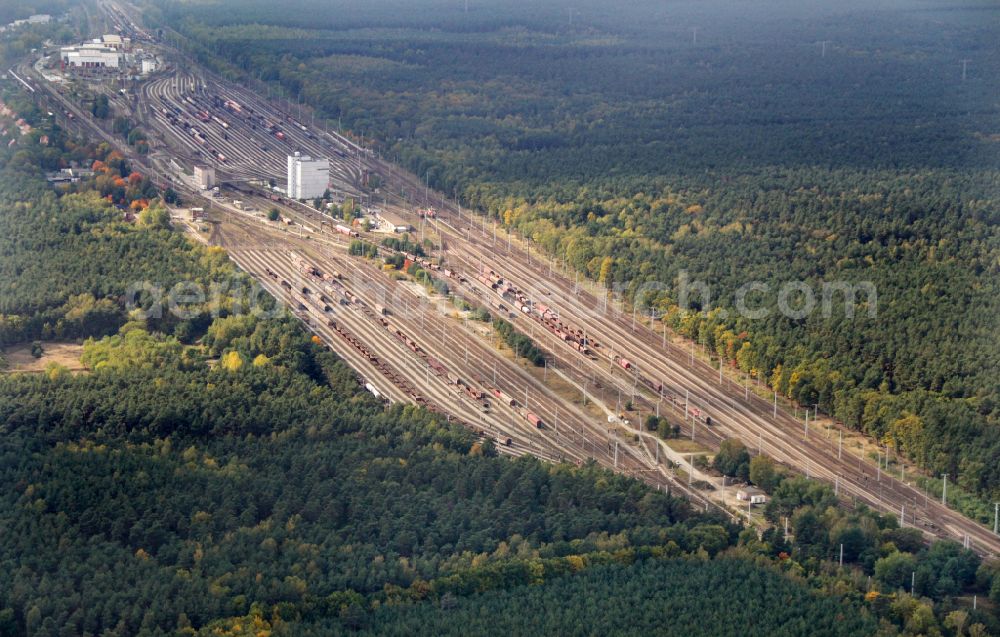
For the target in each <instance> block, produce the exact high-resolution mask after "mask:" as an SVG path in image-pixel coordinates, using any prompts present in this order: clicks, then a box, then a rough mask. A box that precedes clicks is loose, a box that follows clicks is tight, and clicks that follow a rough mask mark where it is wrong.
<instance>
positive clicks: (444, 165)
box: [149, 0, 1000, 521]
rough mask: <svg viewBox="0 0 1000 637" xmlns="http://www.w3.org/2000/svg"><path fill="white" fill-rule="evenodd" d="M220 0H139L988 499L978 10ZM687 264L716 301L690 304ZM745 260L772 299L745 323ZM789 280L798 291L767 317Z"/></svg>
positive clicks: (992, 425)
mask: <svg viewBox="0 0 1000 637" xmlns="http://www.w3.org/2000/svg"><path fill="white" fill-rule="evenodd" d="M239 7H240V8H239V10H232V4H226V5H222V4H218V3H211V2H174V1H173V0H158V1H157V2H156V3H155V8H151V9H150V12H149V19H150V20H151V21H153V22H154V23H156V24H164V25H169V26H172V27H173V28H175V29H177V30H178V31H180V32H181V33H183V34H184V35H185V36H187V40H186V44H185V46H186V47H187V48H188V50H189V51H190V52H191V53H192V54H194V55H196V56H198V57H199V58H200V59H201V60H202V61H203V62H205V63H207V64H209V65H212V66H214V67H215V68H216V69H217V70H219V71H220V72H222V73H224V74H226V75H228V76H230V77H233V78H237V79H243V80H245V81H249V80H252V81H260V82H268V83H270V85H271V86H272V88H274V89H276V90H279V91H281V92H283V94H284V95H286V96H288V97H289V98H290V99H292V100H302V101H303V102H305V103H308V104H311V105H312V106H314V107H315V108H316V109H317V115H318V116H319V117H326V118H327V121H328V122H331V124H332V125H334V126H337V125H340V126H342V127H343V128H345V129H347V130H348V131H349V132H352V133H353V134H354V135H355V136H363V137H364V139H366V140H369V142H372V140H375V141H374V142H372V143H375V144H376V146H377V148H378V150H379V151H380V152H382V153H383V155H384V156H386V157H388V158H390V159H394V160H398V161H399V162H401V163H403V164H404V165H406V166H407V167H409V168H410V169H411V170H413V171H414V172H415V173H416V174H417V175H419V176H420V177H422V178H424V177H426V178H427V179H428V180H429V181H430V183H431V184H432V185H434V186H436V187H437V188H439V189H440V190H442V191H444V192H445V193H448V194H454V195H457V196H458V197H459V198H460V199H461V200H462V201H463V202H464V203H465V204H466V205H467V206H470V207H473V208H475V209H478V210H479V211H480V212H482V213H483V214H487V215H491V216H493V217H495V218H498V219H499V220H501V221H502V222H504V223H505V224H507V225H509V226H512V227H514V228H516V229H517V230H518V231H519V232H521V233H522V234H524V235H525V236H528V237H530V238H531V239H532V240H533V241H534V242H535V243H537V244H540V245H541V246H543V247H545V248H546V249H547V250H548V251H549V252H550V253H551V254H553V255H554V256H555V257H556V258H558V259H562V260H565V261H566V262H567V263H568V264H570V265H572V266H573V267H575V268H576V269H578V270H579V271H582V272H584V273H586V274H588V275H590V276H591V277H593V278H594V279H597V280H599V281H600V282H601V283H603V284H604V285H606V286H607V287H608V288H609V289H611V290H613V291H614V292H615V293H616V294H619V295H620V296H622V297H623V298H624V299H625V301H626V302H627V303H630V304H632V305H633V306H634V307H636V308H637V309H639V310H640V311H641V312H642V314H643V315H647V314H649V313H650V312H652V313H653V314H654V315H656V316H658V317H660V318H661V319H662V320H664V321H666V322H667V323H668V324H669V325H670V326H671V327H672V328H673V329H675V330H676V331H677V332H679V333H681V334H683V335H684V336H687V337H690V338H692V339H696V340H697V341H699V342H700V343H703V344H704V345H705V346H706V348H708V350H709V351H710V352H712V353H713V355H714V356H716V357H721V358H723V359H725V360H726V361H728V362H729V363H730V364H731V365H733V366H734V367H738V368H740V369H741V370H742V371H743V372H745V373H747V374H749V375H752V376H754V377H758V378H761V379H762V380H763V381H765V382H767V383H769V384H770V385H772V386H773V387H774V388H775V389H776V390H778V391H779V392H780V393H781V394H783V395H785V396H787V397H790V398H792V399H794V400H797V401H799V402H800V403H802V404H805V405H812V404H818V405H819V406H820V409H821V410H822V411H824V412H826V413H828V414H832V415H833V416H834V417H836V418H837V419H838V420H840V421H842V422H844V423H846V424H847V425H849V426H851V427H853V428H856V429H859V430H862V431H865V432H866V433H868V434H870V435H872V436H874V437H876V438H878V439H879V440H880V441H881V442H884V443H885V444H890V445H893V446H894V447H895V448H896V449H897V451H902V452H904V453H906V454H908V455H909V456H910V457H912V458H913V459H914V460H915V461H917V462H919V463H920V464H921V465H922V466H924V467H925V468H927V469H929V470H930V471H932V472H934V473H949V475H951V476H952V478H953V479H956V478H957V485H958V487H959V488H961V489H963V490H964V491H966V492H968V493H971V494H976V495H978V496H980V497H981V499H982V502H984V503H986V502H992V501H993V500H996V499H997V498H998V497H1000V463H997V462H996V458H997V457H1000V422H998V411H997V410H998V405H1000V386H998V383H997V380H998V377H997V374H996V370H997V369H998V368H1000V348H998V347H997V346H996V337H997V334H998V332H1000V323H998V316H1000V306H998V298H1000V289H998V287H997V286H998V281H1000V277H998V276H997V274H998V267H1000V266H998V264H1000V252H998V249H1000V235H998V230H997V228H1000V217H998V214H1000V213H998V207H997V203H998V196H1000V195H998V193H1000V172H998V169H1000V152H998V148H1000V147H998V145H997V144H998V142H997V139H998V138H997V135H998V134H1000V111H998V109H997V104H996V100H995V96H996V94H997V93H998V92H1000V54H998V51H997V49H996V47H995V46H994V44H995V42H996V38H997V32H996V28H995V27H996V25H997V24H998V23H1000V11H998V9H997V8H996V7H995V6H992V5H989V4H988V3H972V4H970V5H963V6H961V7H956V6H953V5H951V4H949V3H944V2H927V3H922V4H920V5H919V6H917V7H910V6H908V5H906V3H902V2H890V3H883V4H880V5H879V6H877V7H875V6H871V5H870V4H868V3H854V2H849V3H836V4H835V5H829V4H820V3H816V2H804V3H800V2H794V3H793V2H768V3H757V4H753V5H740V7H739V9H738V10H736V9H734V8H733V7H732V5H731V4H730V3H722V2H708V3H705V2H698V3H695V2H679V3H670V4H663V3H653V2H640V3H629V5H628V6H627V7H621V6H618V5H614V4H608V3H596V2H576V1H574V2H567V3H548V4H545V5H539V4H537V3H529V2H513V3H504V5H503V6H502V7H500V6H494V5H484V4H481V3H476V2H471V3H470V4H469V7H468V9H467V10H466V9H465V8H464V7H463V6H462V3H460V2H435V1H430V2H425V3H420V5H419V6H418V5H416V4H410V3H399V2H389V1H386V2H375V3H369V4H366V5H365V7H358V6H356V5H355V4H354V3H342V2H334V3H322V5H316V4H315V3H314V2H312V1H311V0H298V1H297V2H294V3H293V4H292V5H291V6H288V5H281V6H280V7H278V6H277V5H274V4H268V3H264V2H259V1H256V0H241V1H240V2H239ZM963 59H964V60H967V62H968V66H967V68H966V70H965V72H964V75H963V70H962V64H961V60H963ZM682 276H683V277H687V278H688V279H690V280H695V281H702V282H706V283H708V284H709V285H710V286H711V292H710V294H711V298H707V299H706V298H701V297H700V296H699V297H695V298H694V299H692V300H691V302H690V303H688V304H687V305H686V306H684V307H682V306H681V305H680V304H681V301H682V299H681V298H680V296H681V295H680V290H679V287H680V283H679V281H680V278H681V277H682ZM754 281H757V282H762V283H763V284H765V285H767V286H769V292H767V293H765V294H761V295H751V298H752V301H748V305H749V306H751V307H752V308H754V309H761V310H765V311H766V312H767V316H764V317H756V318H748V317H746V316H741V315H740V314H739V313H738V312H736V311H734V309H735V308H736V295H737V292H738V291H739V290H740V289H741V287H742V286H744V285H745V284H748V283H750V282H754ZM799 281H801V282H803V283H805V284H806V285H807V286H808V287H809V289H810V290H812V291H813V294H814V296H815V299H816V301H817V310H816V311H813V312H811V313H805V314H804V315H802V316H792V317H789V316H785V315H782V314H781V313H780V312H778V311H777V308H778V301H779V299H778V290H779V288H780V286H781V285H782V284H783V283H787V282H799ZM839 282H846V283H848V284H857V283H866V284H867V283H870V284H871V285H872V286H873V287H874V289H875V290H876V293H875V294H874V296H873V295H869V294H864V293H860V294H858V295H857V296H856V297H855V298H854V299H853V301H852V300H849V299H847V298H846V297H845V296H844V295H843V294H841V293H840V292H836V290H835V289H833V293H832V301H833V305H832V307H833V311H832V312H831V313H829V315H828V316H827V315H825V314H824V313H823V312H822V311H820V309H819V308H820V303H819V301H820V300H821V295H822V286H823V284H824V283H834V284H837V283H839ZM793 300H795V301H799V300H801V299H800V297H794V299H793ZM796 307H799V306H796ZM876 308H877V311H874V310H876ZM869 310H872V312H870V311H869ZM967 512H968V513H970V514H972V515H975V516H977V517H980V518H981V519H983V520H984V521H985V520H986V519H987V516H988V515H989V511H987V508H986V507H985V506H984V507H982V508H981V509H979V510H969V511H967Z"/></svg>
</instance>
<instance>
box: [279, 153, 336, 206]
mask: <svg viewBox="0 0 1000 637" xmlns="http://www.w3.org/2000/svg"><path fill="white" fill-rule="evenodd" d="M329 183H330V162H329V160H326V159H313V158H311V157H309V156H308V155H303V154H301V153H295V154H294V155H289V156H288V196H289V197H291V198H292V199H312V198H314V197H322V196H323V193H325V192H326V189H327V187H328V186H329Z"/></svg>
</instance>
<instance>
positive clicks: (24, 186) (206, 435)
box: [0, 92, 1000, 637]
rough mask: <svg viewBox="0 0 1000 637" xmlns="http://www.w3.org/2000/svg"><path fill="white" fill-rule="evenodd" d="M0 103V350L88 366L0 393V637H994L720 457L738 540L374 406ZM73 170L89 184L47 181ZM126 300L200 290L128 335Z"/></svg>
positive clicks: (90, 148) (112, 178)
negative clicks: (191, 286) (760, 526)
mask: <svg viewBox="0 0 1000 637" xmlns="http://www.w3.org/2000/svg"><path fill="white" fill-rule="evenodd" d="M3 99H4V102H5V103H6V104H8V105H11V106H12V107H14V108H15V109H16V110H17V112H18V113H19V114H21V115H23V116H24V118H25V120H26V121H27V122H28V123H29V124H30V125H31V126H32V127H33V130H31V131H30V132H29V133H27V134H23V135H22V134H19V133H18V131H17V129H16V128H13V127H11V126H9V122H7V121H6V120H5V121H3V122H0V123H2V124H3V126H0V128H2V129H3V130H4V131H5V132H3V133H2V136H0V142H2V143H0V257H2V258H0V275H2V278H0V325H2V326H3V332H2V334H3V339H4V341H3V342H2V344H3V345H9V344H20V343H24V342H28V341H31V340H38V341H39V342H40V347H41V349H43V350H44V346H45V344H47V343H48V342H50V341H51V340H74V341H77V342H79V343H81V344H82V353H81V362H82V363H83V364H84V365H85V366H86V368H87V370H88V371H87V372H85V373H75V374H74V373H71V372H69V371H68V370H67V369H66V368H64V367H62V366H60V365H58V364H54V363H53V364H50V365H48V366H47V368H46V369H45V371H44V373H37V374H27V373H4V374H2V375H0V573H4V576H3V577H0V635H2V636H3V637H7V636H8V635H10V636H14V637H26V636H28V635H31V636H36V635H40V636H50V635H51V636H56V635H95V636H96V635H106V636H115V635H121V636H125V635H144V636H145V635H205V636H206V637H207V636H209V635H248V636H249V635H254V636H255V637H261V636H266V635H310V634H314V635H329V634H347V633H358V634H414V633H423V634H498V633H504V634H511V633H514V634H525V633H532V634H538V633H539V632H556V633H560V634H562V633H565V634H639V632H640V631H641V632H642V633H643V634H648V633H650V632H653V633H668V634H675V633H676V634H681V633H683V634H704V635H709V634H711V635H717V634H732V633H733V631H735V632H737V633H739V634H779V635H780V634H787V635H813V634H829V635H842V634H844V635H846V634H873V633H878V634H884V635H893V634H907V635H948V636H949V637H950V636H953V635H954V636H959V635H976V636H981V635H986V634H1000V620H998V618H997V616H996V610H995V609H996V608H997V605H1000V566H998V565H997V564H996V563H994V562H989V561H982V560H980V558H979V557H977V556H976V555H975V554H974V553H972V552H971V551H968V550H965V549H963V548H962V547H961V546H960V545H959V544H957V543H954V542H940V543H936V544H934V545H931V546H926V545H924V543H923V542H922V538H921V536H920V534H919V532H918V531H916V530H915V529H901V528H899V527H898V524H897V522H896V519H895V518H894V517H892V516H882V515H879V514H877V513H875V512H873V511H870V510H868V509H866V508H864V507H857V508H854V509H844V508H838V507H836V498H835V496H834V494H833V492H832V490H831V489H830V487H829V486H826V485H823V484H820V483H817V482H813V481H810V480H807V479H805V478H802V477H797V476H794V475H790V474H789V473H787V472H785V471H782V470H780V469H779V468H778V467H776V466H774V465H773V463H771V462H770V461H768V460H767V459H766V458H764V457H762V456H760V457H756V458H753V459H752V460H750V461H749V462H747V458H748V457H749V456H748V454H747V452H746V449H745V448H744V447H742V446H741V445H740V444H739V443H738V442H736V441H730V442H728V443H727V444H726V454H724V455H723V457H722V458H720V459H718V462H717V465H718V468H719V470H721V471H723V472H727V473H732V474H740V475H744V474H745V477H748V478H749V479H750V480H752V481H754V482H756V483H758V484H761V485H763V486H767V488H768V489H769V490H770V491H771V492H772V495H773V498H772V501H771V502H770V503H769V504H768V506H767V508H766V509H765V516H766V519H767V520H768V522H769V523H770V526H769V527H768V528H767V529H766V530H763V531H761V532H760V533H759V534H758V532H757V530H755V529H747V528H743V527H742V526H741V525H740V524H738V523H736V522H733V521H732V520H731V519H730V518H728V517H726V516H724V515H722V514H719V513H711V514H706V513H702V512H700V511H697V512H696V511H694V510H692V508H691V507H690V506H689V505H688V503H687V502H686V501H685V500H682V499H679V498H676V497H673V496H672V495H671V494H669V493H663V492H657V491H654V490H652V489H651V488H649V487H647V486H645V485H643V484H642V483H640V482H638V481H636V480H633V479H629V478H625V477H622V476H616V475H614V474H612V473H611V472H609V471H605V470H603V469H600V468H599V467H597V466H595V465H594V464H585V465H583V466H580V467H577V466H570V465H549V464H545V463H542V462H540V461H538V460H535V459H532V458H529V457H525V458H520V459H511V458H507V457H502V456H499V455H498V454H497V453H496V449H495V448H494V446H493V445H492V443H491V442H490V441H484V440H480V439H477V438H476V437H475V436H473V435H472V434H471V433H470V432H468V431H466V430H464V429H461V428H459V427H456V426H453V425H451V424H449V423H447V422H445V421H444V420H443V419H442V418H441V417H440V416H438V415H434V414H431V413H429V412H426V411H424V410H422V409H418V408H414V407H409V406H400V405H394V406H386V405H384V404H383V403H382V402H380V401H378V400H376V399H375V398H373V397H372V396H371V395H370V394H369V393H368V392H366V391H364V390H363V389H362V388H361V387H360V386H359V384H358V381H357V378H356V377H355V375H354V373H353V372H352V371H351V370H350V369H349V368H348V367H347V366H346V365H345V364H344V363H343V362H342V361H341V360H339V359H338V358H337V357H336V356H335V355H334V354H333V353H332V352H330V351H329V350H328V349H327V348H326V347H324V346H323V345H322V343H321V342H319V341H318V340H317V339H315V338H313V337H311V336H310V335H309V334H308V333H307V332H305V331H304V330H303V329H302V328H301V326H300V325H299V324H298V323H297V322H296V321H295V320H293V319H292V318H291V317H289V316H276V317H273V318H270V317H258V316H252V315H247V314H244V313H240V312H238V311H237V309H238V308H239V306H240V303H241V302H242V301H243V300H244V298H245V296H246V295H248V294H251V293H252V291H251V289H252V285H253V284H252V282H251V281H250V280H249V278H248V277H246V276H245V275H243V274H242V273H240V272H238V271H236V270H235V268H234V267H233V266H232V265H231V264H230V262H229V261H228V259H227V258H226V256H225V254H224V253H222V252H221V251H219V250H216V249H211V248H203V247H198V246H196V245H194V244H193V243H190V242H188V241H187V240H185V239H184V238H183V237H182V236H181V235H180V234H179V233H177V232H176V231H174V230H173V229H171V227H170V223H169V218H168V216H167V214H166V211H165V209H164V208H163V206H162V204H161V202H160V201H159V193H157V192H156V189H155V187H154V186H153V185H152V184H150V183H149V181H148V179H146V178H145V177H144V176H143V175H141V174H139V173H137V172H136V171H135V170H133V167H132V166H130V165H129V163H128V162H127V161H125V160H124V158H122V157H120V156H118V155H116V154H115V153H114V152H112V151H111V150H110V149H108V148H107V147H105V146H102V145H98V144H91V143H87V142H85V141H83V140H75V139H72V138H70V137H69V136H67V135H66V134H65V133H64V132H63V131H61V130H60V129H59V128H58V127H57V126H55V125H54V124H53V123H52V121H51V119H50V118H47V117H46V116H45V113H44V112H40V111H38V110H37V109H34V108H33V107H32V106H31V104H30V103H29V102H27V100H25V99H24V98H23V97H19V96H17V95H16V94H14V93H12V92H8V93H5V94H4V95H3ZM43 138H45V139H46V140H47V141H46V142H43V141H42V140H43ZM71 164H75V165H77V166H84V167H89V168H92V169H93V170H94V175H93V177H92V178H89V179H87V180H84V181H81V182H79V183H77V184H73V185H71V186H70V187H66V188H58V189H55V188H52V187H50V186H49V185H48V184H47V183H46V182H45V180H44V173H45V171H47V170H52V169H56V168H62V167H67V166H69V165H71ZM137 281H145V282H150V283H155V284H156V285H157V286H159V287H161V288H163V289H170V288H172V287H173V286H174V285H176V284H178V283H181V282H190V283H195V284H197V285H200V286H209V287H211V286H212V285H215V286H218V289H219V290H220V292H219V294H218V295H210V297H209V299H207V300H205V301H204V302H202V301H198V302H195V303H191V304H188V306H187V307H185V309H186V310H188V311H187V312H186V313H185V315H184V317H183V318H181V317H177V316H174V315H172V314H170V313H167V314H165V315H163V316H161V317H151V318H145V317H144V315H142V314H140V313H137V312H134V311H130V308H129V306H128V305H127V303H126V301H127V300H128V297H129V289H130V288H131V287H132V286H133V284H135V283H136V282H137ZM213 297H214V298H213ZM137 299H138V300H139V302H140V304H141V306H142V307H147V308H148V307H149V303H150V302H152V299H151V298H150V297H148V296H143V295H139V296H138V297H137ZM785 521H787V522H788V525H787V529H788V530H787V533H786V532H785V531H784V528H785V527H784V523H785ZM841 547H843V549H844V556H843V559H844V563H843V566H842V567H841V566H840V565H839V560H838V558H839V551H840V548H841ZM973 596H977V597H976V599H977V600H978V603H977V605H976V607H975V608H973V603H972V597H973Z"/></svg>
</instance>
